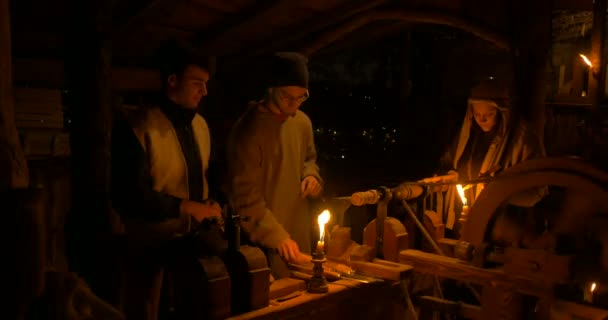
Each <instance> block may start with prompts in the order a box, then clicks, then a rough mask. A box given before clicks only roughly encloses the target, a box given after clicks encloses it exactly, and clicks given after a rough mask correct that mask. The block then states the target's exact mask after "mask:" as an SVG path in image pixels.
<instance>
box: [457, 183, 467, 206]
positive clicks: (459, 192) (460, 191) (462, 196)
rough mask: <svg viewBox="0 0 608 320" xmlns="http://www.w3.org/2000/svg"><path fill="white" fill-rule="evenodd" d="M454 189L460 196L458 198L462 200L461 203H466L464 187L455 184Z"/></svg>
mask: <svg viewBox="0 0 608 320" xmlns="http://www.w3.org/2000/svg"><path fill="white" fill-rule="evenodd" d="M456 190H457V191H458V195H459V196H460V200H461V201H462V205H465V206H466V205H467V197H465V196H464V188H463V187H462V186H461V185H459V184H457V185H456Z"/></svg>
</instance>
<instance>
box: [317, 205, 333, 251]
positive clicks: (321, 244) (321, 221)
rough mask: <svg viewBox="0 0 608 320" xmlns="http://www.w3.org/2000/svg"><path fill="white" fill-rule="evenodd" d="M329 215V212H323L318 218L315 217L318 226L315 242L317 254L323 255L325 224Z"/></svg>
mask: <svg viewBox="0 0 608 320" xmlns="http://www.w3.org/2000/svg"><path fill="white" fill-rule="evenodd" d="M330 217H331V214H330V213H329V210H323V212H321V214H320V215H319V217H317V223H318V224H319V241H318V242H317V251H316V252H317V254H323V252H324V251H325V224H327V222H329V218H330Z"/></svg>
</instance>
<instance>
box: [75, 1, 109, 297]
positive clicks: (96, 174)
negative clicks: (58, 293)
mask: <svg viewBox="0 0 608 320" xmlns="http://www.w3.org/2000/svg"><path fill="white" fill-rule="evenodd" d="M68 4H69V10H70V23H71V25H70V31H71V33H70V34H69V36H68V39H67V40H68V41H67V43H68V46H67V47H68V49H67V52H68V56H67V57H66V63H65V67H66V80H67V85H68V94H69V95H68V101H67V102H66V104H67V105H68V109H69V114H70V117H71V135H70V144H71V150H72V183H73V188H72V190H73V195H72V199H73V204H72V210H71V212H70V215H69V217H68V222H67V223H68V228H67V229H68V230H67V234H68V237H69V239H70V240H69V241H68V242H69V243H71V246H70V247H68V257H69V258H70V260H69V262H70V267H71V268H72V269H73V270H74V271H76V272H78V273H79V274H80V275H81V276H82V277H83V278H84V279H85V280H86V281H87V282H88V283H89V285H90V286H91V287H92V289H93V290H94V291H95V293H96V294H97V295H99V296H100V297H101V298H102V299H104V300H106V301H109V302H111V300H110V299H111V297H112V295H113V294H112V293H111V292H110V291H109V290H112V288H111V285H110V284H111V281H112V277H114V275H112V274H111V272H110V270H108V268H109V266H111V263H112V262H114V263H116V261H113V260H115V259H116V257H115V256H114V257H111V256H109V255H107V254H109V253H110V252H109V251H107V250H109V246H108V243H110V241H109V239H111V238H110V237H111V235H112V231H113V230H112V222H113V221H112V219H111V217H112V215H111V211H110V206H109V198H108V188H109V164H110V131H111V130H110V128H111V116H112V108H111V104H112V91H111V50H110V46H109V44H110V43H109V37H108V33H109V25H110V24H109V21H110V18H111V15H110V11H109V5H108V4H107V1H101V0H92V1H81V0H72V1H69V2H68Z"/></svg>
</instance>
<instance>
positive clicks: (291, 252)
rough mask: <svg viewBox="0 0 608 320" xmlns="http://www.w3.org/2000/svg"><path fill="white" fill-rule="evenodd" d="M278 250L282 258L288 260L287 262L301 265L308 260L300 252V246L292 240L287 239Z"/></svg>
mask: <svg viewBox="0 0 608 320" xmlns="http://www.w3.org/2000/svg"><path fill="white" fill-rule="evenodd" d="M277 249H278V250H279V254H280V255H281V257H283V259H285V260H287V262H290V263H296V264H300V263H302V261H304V260H306V255H304V254H303V253H302V252H301V251H300V248H299V247H298V244H297V243H296V242H295V241H293V240H292V239H289V238H287V239H285V240H283V242H281V244H279V247H278V248H277Z"/></svg>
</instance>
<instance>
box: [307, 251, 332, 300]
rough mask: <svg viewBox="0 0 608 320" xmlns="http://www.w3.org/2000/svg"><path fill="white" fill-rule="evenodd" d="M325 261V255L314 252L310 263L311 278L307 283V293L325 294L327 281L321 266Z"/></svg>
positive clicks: (327, 288) (327, 289)
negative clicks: (311, 264)
mask: <svg viewBox="0 0 608 320" xmlns="http://www.w3.org/2000/svg"><path fill="white" fill-rule="evenodd" d="M326 261H327V259H326V258H325V254H324V253H323V252H322V251H321V252H316V253H315V254H314V255H313V258H312V260H311V262H312V263H313V264H314V266H313V268H312V278H311V279H310V280H309V281H308V292H310V293H327V292H328V291H329V287H327V279H325V276H324V275H323V264H324V263H325V262H326Z"/></svg>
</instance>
